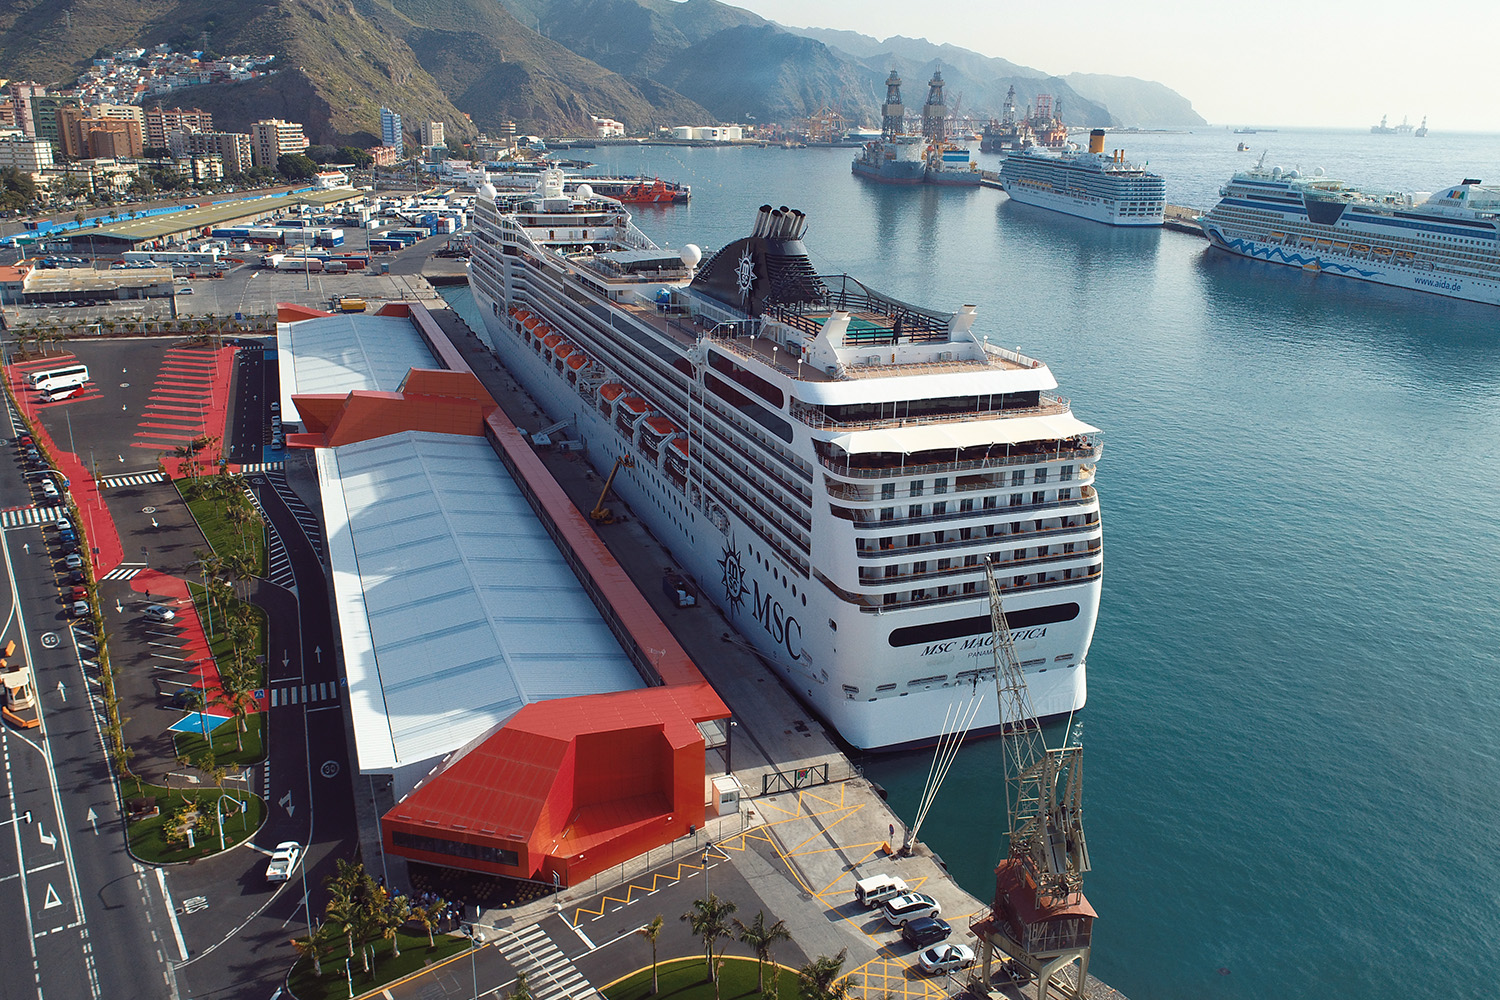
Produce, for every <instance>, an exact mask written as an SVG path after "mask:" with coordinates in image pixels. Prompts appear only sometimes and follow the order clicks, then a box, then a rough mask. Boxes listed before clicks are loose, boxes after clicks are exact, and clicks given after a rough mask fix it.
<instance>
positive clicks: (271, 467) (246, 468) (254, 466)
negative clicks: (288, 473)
mask: <svg viewBox="0 0 1500 1000" xmlns="http://www.w3.org/2000/svg"><path fill="white" fill-rule="evenodd" d="M285 465H286V463H285V462H246V463H245V464H244V465H242V466H240V471H241V472H246V473H249V472H275V471H276V470H278V469H280V468H282V467H283V466H285Z"/></svg>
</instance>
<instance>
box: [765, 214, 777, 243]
mask: <svg viewBox="0 0 1500 1000" xmlns="http://www.w3.org/2000/svg"><path fill="white" fill-rule="evenodd" d="M779 236H781V209H779V208H774V209H772V210H771V218H770V220H769V221H768V222H767V223H766V239H768V240H774V239H777V238H778V237H779Z"/></svg>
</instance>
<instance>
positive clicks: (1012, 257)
mask: <svg viewBox="0 0 1500 1000" xmlns="http://www.w3.org/2000/svg"><path fill="white" fill-rule="evenodd" d="M1241 141H1243V142H1246V143H1247V144H1249V145H1251V146H1252V147H1254V148H1253V149H1252V150H1251V151H1250V152H1248V153H1238V152H1236V151H1235V146H1236V144H1237V143H1238V142H1241ZM1120 145H1123V146H1124V147H1125V148H1126V155H1127V158H1129V159H1132V160H1135V161H1137V162H1139V161H1142V160H1145V161H1149V162H1150V165H1151V169H1152V170H1154V171H1156V172H1159V173H1161V174H1163V175H1164V176H1165V177H1166V179H1167V193H1168V200H1169V201H1171V202H1173V203H1176V204H1184V205H1190V206H1194V207H1197V208H1200V209H1204V208H1207V207H1209V206H1211V205H1212V204H1213V202H1214V200H1215V199H1216V197H1217V191H1218V187H1219V185H1220V184H1222V183H1223V182H1224V181H1225V180H1227V179H1228V177H1229V176H1230V174H1231V173H1232V172H1233V171H1234V170H1235V169H1236V168H1238V167H1242V166H1244V165H1249V164H1251V163H1253V162H1254V161H1255V160H1256V159H1257V158H1259V156H1260V155H1261V153H1262V151H1263V150H1264V151H1265V152H1266V154H1267V159H1266V162H1267V164H1268V165H1269V164H1280V165H1282V166H1285V167H1298V168H1300V169H1303V170H1305V171H1310V170H1312V169H1313V168H1315V167H1319V166H1321V167H1323V168H1324V170H1325V171H1326V172H1327V173H1328V174H1329V175H1331V176H1335V177H1341V178H1343V179H1345V180H1348V181H1351V182H1357V183H1360V184H1364V185H1373V186H1377V187H1382V188H1388V189H1400V190H1416V191H1431V190H1435V189H1437V188H1441V187H1443V186H1446V185H1449V184H1453V183H1456V182H1457V181H1459V180H1461V179H1462V178H1464V177H1475V178H1483V179H1487V180H1492V181H1496V182H1500V136H1489V135H1475V134H1467V135H1447V134H1443V133H1441V132H1437V131H1434V132H1433V133H1432V134H1431V135H1429V136H1427V137H1426V138H1425V139H1416V138H1414V137H1409V136H1371V135H1369V134H1367V133H1357V132H1318V131H1306V130H1281V131H1278V132H1275V133H1258V134H1256V135H1248V136H1241V135H1233V134H1231V133H1230V132H1229V131H1227V130H1225V129H1200V130H1198V131H1197V132H1195V133H1191V134H1150V133H1143V134H1137V135H1129V134H1126V135H1120V134H1116V135H1114V136H1111V137H1110V140H1109V141H1108V142H1107V147H1108V148H1115V147H1116V146H1120ZM565 155H574V156H579V157H584V158H588V159H594V160H596V161H598V162H599V163H600V165H601V166H602V167H604V168H607V169H608V170H611V171H620V172H629V173H638V172H640V173H648V174H653V175H660V176H662V177H664V178H671V179H674V180H680V181H685V182H687V183H689V184H691V185H692V187H693V200H692V202H691V204H690V205H685V206H677V207H666V208H645V209H642V210H640V211H638V212H637V213H636V220H637V223H638V224H639V226H640V227H641V228H642V229H643V230H644V231H645V232H646V233H647V234H648V235H650V236H651V237H652V238H653V239H655V240H656V241H657V242H658V243H665V244H670V245H672V246H681V245H682V244H684V243H689V242H692V243H697V244H699V245H701V246H702V247H703V248H704V250H705V251H711V250H713V249H716V248H718V247H719V246H722V245H723V244H724V243H727V242H729V241H730V240H733V239H735V238H738V237H739V236H742V235H744V234H745V233H746V232H747V231H748V229H749V226H750V224H751V222H752V219H753V217H754V214H755V210H756V208H757V207H758V206H759V205H760V204H762V203H763V202H769V203H771V204H773V205H789V206H792V207H794V208H799V209H801V210H803V211H805V212H806V213H807V214H808V216H809V220H810V226H809V230H808V235H807V239H806V242H807V246H808V247H809V249H810V250H811V252H812V254H813V257H814V263H815V264H816V265H817V266H818V267H819V268H820V270H822V271H824V272H825V273H838V272H847V273H850V274H852V275H854V276H856V277H858V278H860V279H861V280H863V281H865V282H866V283H868V284H870V285H872V286H873V287H876V288H879V289H881V290H883V291H885V292H887V293H890V294H893V295H895V296H897V297H900V298H905V299H907V300H910V301H913V302H916V303H920V304H924V305H931V306H935V307H941V308H949V309H954V308H957V307H958V306H959V305H960V304H963V303H974V304H977V305H978V306H979V317H980V319H979V323H978V324H977V326H976V328H977V329H982V330H985V331H987V332H989V333H991V335H992V338H993V339H997V340H998V341H999V342H1001V343H1003V344H1005V345H1007V346H1018V347H1019V348H1020V349H1021V350H1022V351H1024V352H1026V353H1027V354H1031V355H1033V356H1036V357H1040V358H1042V359H1044V360H1046V361H1047V362H1048V363H1049V364H1050V365H1051V367H1052V370H1053V372H1054V373H1055V374H1056V376H1057V378H1058V380H1059V381H1060V383H1061V392H1063V393H1064V394H1066V395H1068V396H1070V397H1071V398H1072V401H1073V407H1074V410H1075V412H1076V413H1077V414H1078V415H1079V416H1081V417H1082V418H1083V419H1085V420H1088V421H1090V422H1091V423H1094V424H1096V425H1098V426H1100V427H1102V428H1104V431H1105V433H1104V442H1105V448H1104V457H1103V460H1102V461H1101V462H1100V465H1099V477H1098V486H1099V491H1100V496H1101V499H1102V503H1103V509H1104V521H1105V536H1104V537H1105V575H1104V598H1103V607H1102V611H1101V614H1100V619H1099V627H1098V631H1097V633H1096V634H1095V638H1094V645H1093V650H1092V652H1091V654H1090V656H1089V660H1088V665H1089V699H1088V707H1087V709H1086V710H1085V711H1084V712H1083V713H1081V716H1080V717H1081V718H1082V720H1083V727H1084V737H1083V738H1084V745H1085V747H1086V752H1085V758H1086V762H1087V766H1086V774H1087V787H1086V792H1085V802H1086V805H1087V813H1086V815H1087V824H1086V828H1087V831H1088V836H1089V846H1090V850H1091V854H1092V859H1093V864H1094V870H1093V872H1092V873H1091V874H1090V875H1089V876H1088V878H1087V881H1086V891H1087V894H1088V896H1089V899H1090V901H1091V902H1092V903H1093V905H1094V906H1095V908H1096V909H1097V910H1098V912H1099V920H1098V922H1097V924H1096V925H1095V937H1094V945H1095V946H1094V955H1093V971H1094V972H1095V974H1097V975H1098V976H1100V977H1101V978H1102V979H1104V980H1105V981H1106V982H1108V983H1110V984H1111V985H1113V986H1115V987H1116V988H1118V989H1120V990H1122V991H1123V992H1124V993H1125V994H1126V995H1128V996H1129V997H1131V998H1133V1000H1168V998H1171V1000H1178V998H1182V1000H1187V998H1203V997H1212V998H1223V1000H1252V998H1253V1000H1260V998H1265V997H1273V996H1274V997H1310V998H1311V997H1317V998H1320V1000H1327V998H1345V997H1347V998H1360V1000H1397V998H1405V997H1408V996H1412V995H1419V996H1430V997H1475V996H1480V995H1482V994H1483V993H1486V992H1490V991H1492V990H1493V982H1494V976H1495V970H1496V969H1500V929H1497V918H1500V913H1497V898H1500V721H1497V720H1500V669H1497V667H1500V664H1497V650H1500V616H1497V603H1500V529H1497V524H1500V496H1497V492H1496V484H1497V480H1500V475H1497V469H1500V309H1496V308H1495V307H1492V306H1479V305H1470V304H1466V303H1462V302H1455V301H1452V300H1448V299H1443V298H1439V297H1437V296H1432V295H1423V294H1420V293H1413V292H1405V291H1399V290H1395V289H1387V288H1381V287H1377V286H1372V285H1365V284H1362V283H1359V282H1355V281H1351V280H1347V279H1342V278H1338V277H1334V276H1331V275H1326V274H1325V275H1314V274H1307V273H1304V272H1302V271H1299V270H1294V269H1291V268H1284V267H1276V266H1272V265H1268V264H1263V263H1260V262H1255V261H1246V260H1241V259H1237V258H1233V257H1230V256H1228V255H1225V254H1222V253H1219V252H1216V251H1211V250H1210V249H1209V247H1208V245H1207V243H1206V242H1205V241H1203V240H1201V239H1197V238H1194V237H1190V236H1186V235H1182V234H1178V233H1172V232H1165V231H1145V232H1141V231H1135V232H1126V231H1119V230H1114V229H1110V228H1107V227H1104V226H1100V225H1097V224H1094V223H1090V222H1084V221H1081V220H1074V219H1071V218H1068V217H1066V216H1062V215H1057V214H1053V213H1050V212H1045V211H1040V210H1037V209H1032V208H1030V207H1028V206H1023V205H1016V204H1011V203H1009V202H1007V200H1006V199H1005V197H1004V195H1002V194H1001V193H1000V192H998V191H992V190H988V189H978V190H952V189H937V188H930V187H922V188H915V189H913V188H893V187H881V186H878V185H873V184H869V183H866V182H862V181H860V180H858V179H856V178H854V177H852V176H851V175H850V172H849V162H850V160H851V158H852V157H853V155H854V151H853V150H847V149H804V150H783V149H779V148H768V149H743V148H736V149H718V150H715V149H686V148H676V147H652V148H639V149H622V148H614V149H595V150H579V151H576V152H575V153H573V154H565ZM980 159H981V160H982V161H983V162H984V163H985V165H986V166H988V167H994V166H995V165H996V163H997V160H996V159H995V158H993V157H988V156H982V157H980ZM457 298H458V299H460V300H462V299H465V298H466V292H465V293H463V294H460V295H458V296H457ZM862 763H863V766H864V768H865V772H866V774H868V775H869V776H870V777H871V778H872V779H874V780H876V781H878V782H880V783H881V784H882V785H884V786H885V787H886V788H887V789H888V790H889V792H890V796H891V802H892V803H893V805H894V806H895V807H896V809H897V811H898V812H899V813H900V814H901V815H903V816H904V817H907V818H908V819H910V818H911V817H912V816H913V814H914V812H915V809H916V804H917V801H918V798H919V796H920V794H921V790H922V784H923V782H924V781H925V779H926V776H927V772H928V769H929V763H930V755H929V754H928V753H911V754H904V755H896V756H880V757H870V758H866V759H865V760H864V761H863V762H862ZM1000 766H1001V765H1000V753H999V746H998V744H997V743H996V741H994V740H980V741H976V742H974V743H972V744H969V745H966V746H965V747H964V749H963V751H962V753H961V755H960V758H959V761H958V763H957V764H956V765H955V767H954V768H953V771H952V772H951V773H950V774H949V776H948V779H947V782H946V783H945V784H944V786H943V788H942V790H941V792H940V793H939V796H938V799H937V802H936V805H935V806H934V807H933V809H932V812H931V814H930V815H929V816H928V818H927V820H926V823H925V825H924V826H923V827H922V829H921V831H920V837H921V839H922V840H923V841H924V842H925V843H927V844H928V845H929V846H930V847H931V848H932V849H933V850H934V851H936V852H937V853H939V854H940V855H942V857H943V859H944V860H945V861H946V862H947V864H948V866H949V867H950V869H951V870H952V871H953V873H954V875H955V876H956V877H957V878H958V879H959V881H960V882H961V883H962V884H963V885H964V886H966V887H967V888H968V889H969V890H970V891H971V892H973V893H974V894H976V895H977V896H979V897H980V898H981V899H985V900H987V899H989V898H990V896H991V895H992V894H993V866H994V864H995V863H996V861H997V860H998V859H999V857H1000V856H1001V840H1002V837H1003V830H1004V822H1003V817H1002V815H1001V809H1002V804H1003V801H1004V798H1003V789H1002V787H1001V780H1002V774H1001V771H1000Z"/></svg>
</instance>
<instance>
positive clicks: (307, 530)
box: [268, 476, 323, 562]
mask: <svg viewBox="0 0 1500 1000" xmlns="http://www.w3.org/2000/svg"><path fill="white" fill-rule="evenodd" d="M268 478H269V479H270V480H271V485H272V486H274V487H275V488H276V492H277V494H279V495H280V497H281V499H282V501H283V502H284V503H285V504H286V506H287V509H288V510H290V511H291V512H292V516H293V517H295V518H296V519H297V523H298V524H299V525H301V527H302V533H303V534H304V535H306V536H307V541H308V543H309V544H310V545H312V547H313V552H314V553H315V554H316V555H317V557H318V561H319V562H321V561H322V560H323V529H322V528H320V527H319V526H318V519H317V517H316V516H314V514H313V512H312V511H310V510H308V509H307V504H305V503H303V502H302V498H301V497H299V496H298V495H297V494H296V492H295V491H294V490H293V489H292V488H291V487H290V486H288V485H287V484H286V477H285V476H270V477H268Z"/></svg>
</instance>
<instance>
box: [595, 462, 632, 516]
mask: <svg viewBox="0 0 1500 1000" xmlns="http://www.w3.org/2000/svg"><path fill="white" fill-rule="evenodd" d="M633 468H635V457H634V456H633V455H621V456H620V457H619V458H617V459H615V465H614V468H612V469H610V470H609V476H608V477H607V478H606V479H605V480H604V489H602V490H600V491H599V502H598V503H596V504H594V509H593V510H591V511H589V517H591V518H593V519H594V523H595V524H614V523H615V512H614V511H613V510H611V509H609V508H608V507H606V506H604V498H605V497H607V496H609V488H610V487H611V486H613V485H614V484H615V474H616V473H617V472H619V471H620V470H621V469H633Z"/></svg>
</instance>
